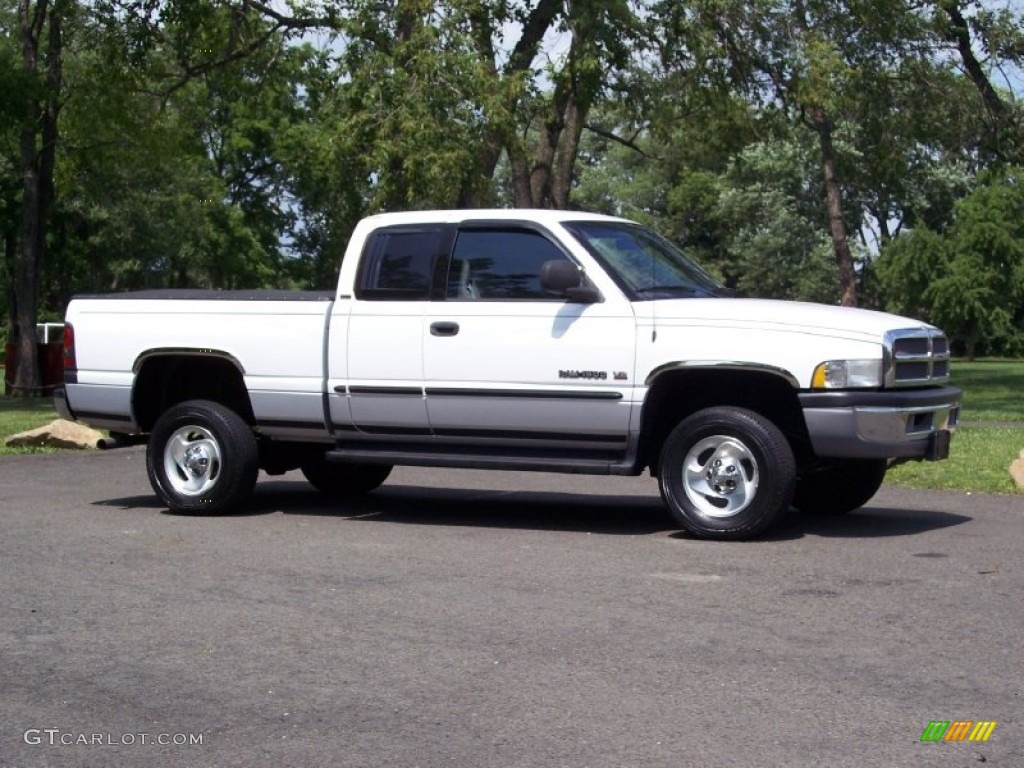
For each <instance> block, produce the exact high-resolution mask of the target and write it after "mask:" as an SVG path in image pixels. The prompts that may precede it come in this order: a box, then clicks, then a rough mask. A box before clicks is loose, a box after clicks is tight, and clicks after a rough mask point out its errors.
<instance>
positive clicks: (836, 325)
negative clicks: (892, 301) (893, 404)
mask: <svg viewBox="0 0 1024 768" xmlns="http://www.w3.org/2000/svg"><path fill="white" fill-rule="evenodd" d="M645 304H647V302H645ZM649 304H650V305H651V309H650V312H651V317H652V319H654V320H655V321H656V323H657V324H658V325H674V324H680V325H690V324H700V325H707V324H708V323H709V322H711V323H714V324H717V325H718V326H719V327H722V328H750V329H756V330H760V331H766V330H775V331H782V332H790V333H801V334H807V335H812V336H828V337H833V338H843V339H850V340H855V341H876V342H877V341H880V340H881V338H882V336H883V335H884V334H885V333H886V331H892V330H897V329H910V328H913V329H923V328H932V327H933V326H930V325H928V324H927V323H923V322H921V321H920V320H912V319H910V318H907V317H901V316H899V315H891V314H888V313H886V312H875V311H873V310H868V309H856V308H853V307H836V306H829V305H827V304H810V303H807V302H799V301H776V300H772V299H722V298H713V299H661V300H658V301H652V302H649ZM634 306H636V308H637V314H638V315H639V316H643V315H646V314H647V312H645V311H644V310H643V309H641V307H643V306H644V305H634Z"/></svg>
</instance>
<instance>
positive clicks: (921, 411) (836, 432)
mask: <svg viewBox="0 0 1024 768" xmlns="http://www.w3.org/2000/svg"><path fill="white" fill-rule="evenodd" d="M961 394H962V392H961V391H960V390H959V389H956V388H955V387H932V388H928V389H916V390H896V391H883V392H808V393H803V394H801V395H800V404H801V406H802V407H803V412H804V420H805V422H806V424H807V432H808V434H809V435H810V438H811V445H812V447H813V448H814V452H815V454H817V455H818V457H820V458H857V459H882V458H885V459H925V460H929V461H937V460H940V459H945V458H947V457H948V456H949V440H950V437H951V435H952V433H953V431H954V430H955V428H956V422H957V417H958V415H959V412H960V397H961Z"/></svg>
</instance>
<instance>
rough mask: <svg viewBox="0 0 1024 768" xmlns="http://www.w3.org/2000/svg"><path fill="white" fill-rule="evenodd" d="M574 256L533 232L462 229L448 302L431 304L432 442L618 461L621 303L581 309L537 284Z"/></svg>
mask: <svg viewBox="0 0 1024 768" xmlns="http://www.w3.org/2000/svg"><path fill="white" fill-rule="evenodd" d="M555 259H570V257H569V255H568V253H567V252H566V251H565V250H564V249H563V248H562V246H560V245H559V244H558V243H557V241H556V240H555V239H554V238H552V237H551V236H550V235H548V234H547V233H546V232H545V231H544V230H543V229H541V228H539V227H536V226H530V225H529V224H501V223H497V224H493V225H489V224H485V223H474V224H470V225H463V226H462V227H460V229H459V232H458V235H457V237H456V240H455V244H454V247H453V249H452V256H451V259H450V262H449V264H448V268H447V270H446V275H445V276H444V283H443V291H442V292H443V296H441V297H439V298H440V299H441V300H438V301H433V302H431V303H429V304H428V305H427V310H426V311H427V316H426V320H425V323H424V327H423V334H424V335H423V351H424V357H423V364H424V386H425V393H426V398H427V410H428V414H429V418H430V425H431V429H432V431H433V434H434V436H435V440H438V441H449V442H457V443H459V444H460V445H467V444H479V445H481V446H487V445H492V446H495V447H509V446H513V447H518V448H523V449H527V450H528V449H538V450H545V449H547V450H551V451H555V452H563V453H564V454H565V455H569V454H573V455H580V456H583V455H588V454H593V455H598V454H600V455H620V454H621V453H622V452H623V451H624V450H625V446H626V441H627V438H628V435H629V425H630V410H631V408H630V406H631V400H632V392H633V386H634V382H633V381H632V377H633V371H634V365H635V332H636V330H635V320H634V317H633V314H632V310H631V308H630V305H629V304H628V302H626V301H625V300H622V299H618V300H617V301H616V300H615V297H611V298H610V299H609V300H607V301H604V302H600V303H591V304H584V303H574V302H571V301H567V300H566V299H564V298H559V297H556V296H553V295H551V294H548V293H546V292H545V291H544V290H543V289H542V288H541V287H540V280H539V275H540V269H541V265H542V264H543V263H544V262H546V261H549V260H555Z"/></svg>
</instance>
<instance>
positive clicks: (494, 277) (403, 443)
mask: <svg viewBox="0 0 1024 768" xmlns="http://www.w3.org/2000/svg"><path fill="white" fill-rule="evenodd" d="M65 368H66V370H65V384H64V388H63V390H60V391H59V392H58V394H57V398H56V400H57V405H58V408H59V410H60V412H61V414H62V415H63V416H65V417H66V418H72V419H77V420H79V421H83V422H86V423H88V424H91V425H93V426H96V427H100V428H106V429H109V430H110V431H111V439H110V441H109V442H110V443H112V444H119V443H127V442H131V441H142V440H148V453H147V469H148V473H149V478H150V482H151V483H152V486H153V488H154V490H155V491H156V493H157V494H158V495H159V497H160V498H161V499H162V501H163V502H164V503H165V504H166V505H167V506H168V507H169V508H170V509H171V510H174V511H177V512H185V513H221V512H226V511H229V510H232V509H235V508H237V507H239V506H240V505H243V504H244V503H245V500H246V498H247V496H249V494H250V493H251V491H252V490H253V486H254V484H255V482H256V478H257V474H258V472H259V470H260V469H263V470H265V471H266V472H268V473H271V474H279V473H282V472H286V471H289V470H293V469H296V468H300V469H301V470H302V472H303V473H304V475H305V477H306V478H307V479H308V480H309V481H310V482H311V483H312V484H313V485H314V486H316V487H317V488H318V489H319V490H321V491H323V492H324V493H328V494H333V495H335V496H337V497H347V496H352V495H355V494H361V493H366V492H368V491H371V490H373V489H374V488H376V487H377V486H379V485H380V484H381V483H382V482H384V480H385V479H386V478H387V476H388V473H389V472H390V471H391V468H392V466H394V465H396V464H397V465H420V466H434V467H472V468H480V469H503V470H535V471H544V472H573V473H591V474H605V475H639V474H641V473H642V472H643V471H644V470H645V469H647V468H649V469H650V471H651V473H652V474H653V475H655V476H657V478H658V480H659V486H660V490H661V494H662V497H663V499H664V501H665V505H666V507H667V509H668V511H669V512H670V513H671V515H672V516H673V517H674V519H675V520H676V522H677V523H678V525H680V526H682V527H683V528H685V529H686V530H687V531H689V532H691V533H692V534H694V535H696V536H701V537H705V538H715V539H740V538H750V537H753V536H756V535H758V534H761V533H763V532H764V531H766V530H767V529H768V528H769V527H770V526H771V525H772V524H773V523H774V522H775V521H777V520H778V519H779V517H780V515H782V514H784V513H786V512H787V511H788V510H789V509H790V508H791V507H796V508H797V509H799V510H804V511H807V512H820V513H843V512H847V511H850V510H852V509H856V508H857V507H859V506H861V505H862V504H864V503H865V502H867V501H868V500H869V499H870V498H871V497H872V496H873V495H874V493H875V492H876V491H877V490H878V487H879V486H880V484H881V483H882V480H883V478H884V475H885V472H886V469H887V467H888V466H889V465H891V464H892V463H894V462H897V461H905V460H911V459H916V460H921V459H927V460H936V459H943V458H946V457H947V456H948V453H949V440H950V435H951V433H952V431H953V429H954V426H955V422H956V417H957V413H958V411H959V401H960V395H961V393H960V391H959V390H957V389H955V388H952V387H950V386H948V385H947V384H948V380H949V345H948V342H947V339H946V337H945V336H944V335H943V334H942V332H941V331H939V330H938V329H936V328H934V327H931V326H929V325H926V324H924V323H921V322H918V321H915V320H910V319H907V318H903V317H896V316H894V315H888V314H882V313H878V312H870V311H864V310H856V309H845V308H840V307H830V306H822V305H813V304H801V303H795V302H780V301H765V300H752V299H739V298H731V297H729V296H728V295H727V292H726V291H725V290H724V289H723V288H722V287H721V285H719V284H718V283H717V282H716V281H715V280H714V279H713V278H712V277H710V276H709V275H708V274H707V273H706V272H704V271H703V270H702V269H701V268H700V267H699V266H697V265H696V264H694V263H693V262H692V261H690V260H689V259H687V258H686V257H685V256H684V255H683V254H682V253H680V252H679V251H678V250H677V249H676V248H675V247H673V246H672V245H671V244H670V243H669V242H667V241H666V240H664V239H662V238H660V237H658V236H657V235H655V234H653V233H652V232H650V231H649V230H646V229H644V228H643V227H641V226H638V225H637V224H634V223H632V222H629V221H625V220H622V219H616V218H610V217H606V216H598V215H592V214H584V213H578V212H565V211H561V212H559V211H523V210H494V211H432V212H418V213H396V214H384V215H379V216H373V217H370V218H367V219H365V220H363V221H362V222H361V223H360V224H359V225H358V226H357V227H356V229H355V232H354V233H353V235H352V239H351V242H350V243H349V245H348V248H347V250H346V252H345V257H344V260H343V261H342V264H341V274H340V277H339V280H338V287H337V290H335V291H334V292H324V293H316V292H282V291H234V292H227V291H224V292H221V291H199V290H174V291H170V290H169V291H142V292H135V293H125V294H118V295H104V296H82V297H76V298H75V299H74V300H73V301H72V302H71V304H70V306H69V307H68V311H67V330H66V338H65Z"/></svg>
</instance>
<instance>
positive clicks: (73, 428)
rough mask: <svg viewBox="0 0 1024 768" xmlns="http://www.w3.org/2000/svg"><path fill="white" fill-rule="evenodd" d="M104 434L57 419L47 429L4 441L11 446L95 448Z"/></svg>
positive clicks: (33, 430)
mask: <svg viewBox="0 0 1024 768" xmlns="http://www.w3.org/2000/svg"><path fill="white" fill-rule="evenodd" d="M102 439H103V433H102V432H97V431H96V430H95V429H91V428H90V427H87V426H85V425H84V424H76V423H75V422H73V421H65V420H64V419H57V420H56V421H51V422H50V423H49V424H47V425H46V426H45V427H39V428H38V429H30V430H29V431H28V432H19V433H18V434H16V435H11V436H10V437H8V438H7V439H6V440H4V445H10V446H17V445H20V446H49V447H52V448H95V447H96V443H97V442H99V441H100V440H102Z"/></svg>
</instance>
